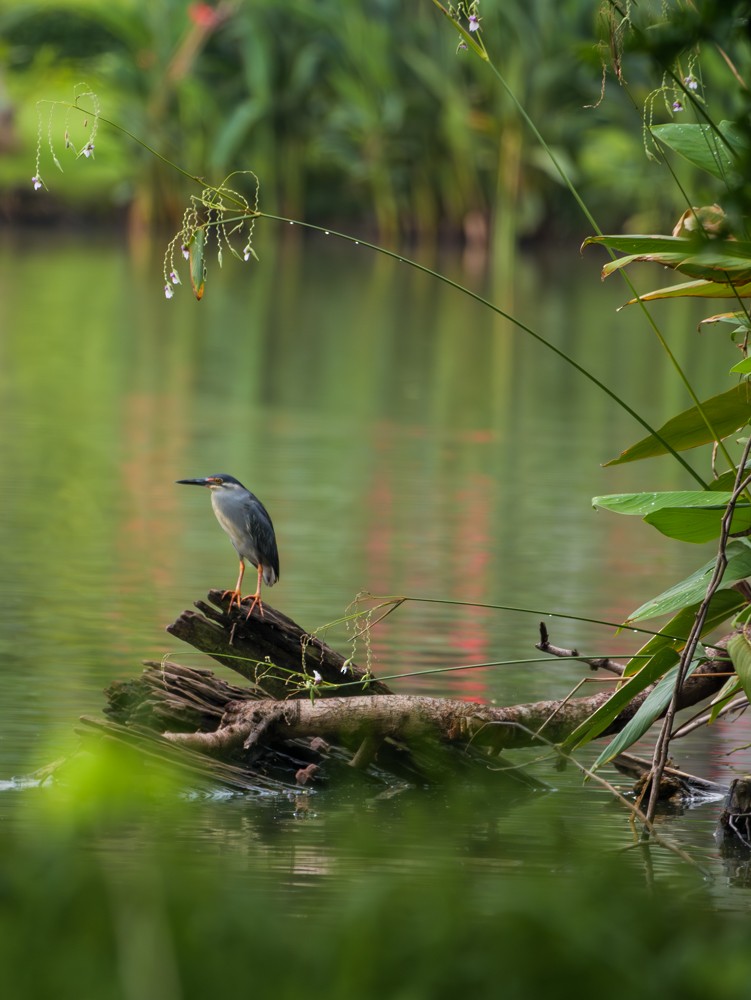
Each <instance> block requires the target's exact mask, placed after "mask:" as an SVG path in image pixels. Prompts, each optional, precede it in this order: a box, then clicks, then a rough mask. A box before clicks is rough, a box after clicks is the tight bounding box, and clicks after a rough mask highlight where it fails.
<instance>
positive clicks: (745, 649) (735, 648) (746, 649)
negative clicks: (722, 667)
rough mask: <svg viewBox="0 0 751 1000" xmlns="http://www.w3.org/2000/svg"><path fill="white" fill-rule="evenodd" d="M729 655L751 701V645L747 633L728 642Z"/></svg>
mask: <svg viewBox="0 0 751 1000" xmlns="http://www.w3.org/2000/svg"><path fill="white" fill-rule="evenodd" d="M728 655H729V657H730V659H731V660H732V661H733V666H734V667H735V672H736V673H737V674H738V677H739V679H740V682H741V685H742V686H743V690H744V692H745V694H746V697H747V698H750V699H751V643H749V641H748V637H747V636H746V635H745V633H740V634H739V635H734V636H733V638H732V639H731V640H730V641H729V642H728Z"/></svg>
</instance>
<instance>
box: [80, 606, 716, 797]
mask: <svg viewBox="0 0 751 1000" xmlns="http://www.w3.org/2000/svg"><path fill="white" fill-rule="evenodd" d="M167 631H168V632H169V633H170V634H171V635H173V636H175V637H176V638H179V639H182V640H184V641H185V642H187V643H189V644H190V645H192V646H194V647H195V648H196V649H198V650H200V651H202V652H204V653H206V654H208V655H209V656H210V657H212V658H213V659H215V660H217V661H218V662H219V663H221V664H223V665H224V666H226V667H229V668H230V669H231V670H233V671H234V672H235V673H236V674H239V675H240V676H241V677H242V678H243V679H244V680H245V682H246V684H245V685H243V686H242V687H239V686H236V685H233V684H230V683H228V682H227V681H225V680H223V679H221V678H219V677H217V676H215V675H214V674H213V673H212V672H211V671H208V670H197V669H193V668H189V667H184V666H181V665H179V664H177V663H175V662H173V661H170V660H165V661H163V662H160V663H157V662H149V663H147V664H146V670H145V671H144V673H143V675H142V676H141V677H140V678H138V679H136V680H130V681H125V682H120V683H117V684H113V685H112V686H111V687H110V688H109V689H108V691H107V694H108V705H107V707H106V708H105V714H106V716H107V719H106V720H105V721H102V720H95V719H91V718H84V719H82V720H81V722H82V729H81V732H82V733H84V734H88V735H90V736H91V735H95V736H96V737H97V738H100V739H101V738H107V739H114V740H117V741H118V742H127V743H132V744H136V745H138V746H140V747H142V748H143V747H144V746H145V747H146V748H147V751H146V752H148V753H152V754H153V755H155V756H157V757H158V756H164V757H167V758H170V759H173V760H174V759H178V760H182V761H183V763H184V764H185V765H186V766H187V767H188V769H189V770H190V769H194V770H195V771H196V773H197V772H198V771H200V770H201V768H202V767H204V768H205V771H206V774H207V776H208V777H209V778H210V780H215V781H217V782H219V783H220V784H225V785H227V786H229V787H232V788H259V789H270V788H278V787H295V786H299V785H300V784H304V783H308V782H310V781H313V780H320V779H321V777H324V776H325V775H326V774H330V773H331V772H332V771H335V770H337V769H338V771H339V773H340V774H341V773H343V769H345V770H347V769H348V770H349V773H350V774H351V773H352V770H353V768H354V769H355V770H358V771H359V772H361V773H368V774H369V775H370V776H371V778H372V777H373V776H374V775H379V774H380V775H383V774H388V775H394V774H396V775H398V776H400V777H406V778H408V779H410V780H417V781H420V780H425V778H426V776H427V777H428V780H429V779H430V777H431V776H433V775H434V774H436V773H439V772H440V771H441V770H442V769H445V768H446V767H448V768H449V769H454V768H456V767H457V766H459V767H466V766H467V762H470V764H472V763H473V762H476V761H477V760H484V761H485V762H486V763H487V761H488V754H497V753H499V752H500V751H503V750H507V749H515V748H519V747H527V746H533V745H539V744H540V740H541V739H543V740H545V741H547V742H549V743H553V744H556V743H559V742H561V741H562V740H563V739H565V737H566V736H568V735H569V734H570V733H571V732H573V730H574V729H575V728H576V727H577V726H578V725H579V724H580V723H582V722H583V721H584V720H585V719H587V718H588V717H589V716H590V715H591V714H592V712H594V711H595V710H596V709H597V708H598V707H599V706H600V705H602V704H603V703H604V702H605V701H606V700H607V699H608V698H609V697H610V695H611V691H612V688H611V687H609V689H608V690H607V691H602V690H601V691H598V692H597V693H596V694H593V695H590V696H589V697H579V698H567V699H562V700H546V701H539V702H533V703H530V704H524V705H511V706H507V707H496V706H491V705H480V704H477V703H474V702H464V701H458V700H453V699H443V698H427V697H417V696H409V695H401V694H394V693H393V692H392V691H391V690H390V689H389V688H388V686H387V685H385V684H383V683H382V682H380V681H378V680H376V679H374V678H373V677H371V676H370V675H369V674H368V673H367V671H365V670H363V669H362V668H361V667H359V666H358V665H357V664H356V663H354V662H352V661H351V659H347V658H345V657H344V656H343V655H342V654H341V653H338V652H336V651H335V650H333V649H331V647H329V646H328V645H327V644H326V643H325V642H323V641H322V640H321V639H320V638H319V637H317V636H315V635H311V634H309V633H306V632H305V631H304V630H303V629H302V628H301V627H300V626H299V625H297V624H296V623H295V622H293V621H291V620H290V619H289V618H287V617H286V616H284V615H283V614H281V613H280V612H279V611H276V610H275V609H273V608H271V607H270V606H269V605H268V604H264V615H263V616H260V615H259V614H258V613H257V612H256V613H254V614H253V615H252V616H251V618H250V619H247V620H246V612H245V611H244V610H243V609H242V608H241V609H238V608H237V607H234V608H233V609H231V610H230V609H229V599H228V598H227V597H224V596H223V595H222V593H221V592H220V591H211V592H210V593H209V595H208V602H206V601H199V602H197V603H196V610H195V611H185V612H183V613H182V614H181V615H180V616H179V618H178V619H177V620H176V621H175V622H174V623H173V624H172V625H170V626H168V628H167ZM544 638H546V637H544ZM603 666H604V667H605V668H606V669H613V668H614V667H613V665H612V664H610V665H609V666H608V665H605V664H603ZM730 670H732V665H731V664H730V661H729V660H728V659H726V658H725V656H724V654H723V653H722V650H721V648H720V650H719V651H718V652H717V654H716V655H715V656H714V658H712V659H710V660H708V661H707V662H706V664H705V665H704V667H703V668H702V670H701V671H696V672H695V673H694V674H693V675H692V676H690V677H689V678H688V680H687V681H686V683H685V685H684V687H683V689H682V692H681V707H688V706H690V705H695V704H697V703H698V702H701V701H703V700H704V699H705V698H707V697H710V696H711V695H713V694H715V693H716V692H717V691H718V690H719V688H720V687H721V686H722V685H723V683H724V682H725V680H726V678H727V674H728V671H730ZM649 690H650V689H648V690H647V691H645V692H643V693H642V694H641V695H640V696H638V697H637V698H635V699H634V700H633V701H632V702H631V703H630V704H629V705H628V706H627V707H626V709H625V710H624V711H623V712H622V713H621V714H620V715H619V716H618V718H617V719H616V720H615V721H614V723H613V724H612V725H611V726H610V728H609V729H608V730H607V731H606V732H605V733H603V734H602V735H603V736H608V735H612V734H613V733H614V732H617V731H619V730H620V729H622V728H623V726H624V725H625V724H626V723H627V722H628V720H629V719H630V718H632V717H633V715H634V713H635V712H636V711H637V710H638V708H639V706H640V705H641V704H642V703H643V701H644V699H645V698H646V697H647V695H648V694H649ZM457 749H459V750H461V753H460V754H457V753H456V750H457Z"/></svg>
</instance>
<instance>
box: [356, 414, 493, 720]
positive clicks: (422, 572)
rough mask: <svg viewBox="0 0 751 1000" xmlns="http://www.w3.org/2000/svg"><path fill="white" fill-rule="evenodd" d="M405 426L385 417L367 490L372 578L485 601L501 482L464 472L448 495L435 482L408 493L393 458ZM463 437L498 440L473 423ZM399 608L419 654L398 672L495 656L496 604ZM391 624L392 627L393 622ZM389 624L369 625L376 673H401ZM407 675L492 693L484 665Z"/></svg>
mask: <svg viewBox="0 0 751 1000" xmlns="http://www.w3.org/2000/svg"><path fill="white" fill-rule="evenodd" d="M403 434H404V431H403V429H400V428H395V427H390V426H383V425H382V426H381V427H379V428H378V431H377V438H376V441H375V447H374V449H373V453H374V458H375V461H374V462H373V466H372V481H371V487H370V489H369V490H367V491H366V497H367V500H366V504H367V507H366V523H365V526H364V532H365V536H366V541H365V550H366V553H367V560H368V562H367V581H368V586H369V588H370V590H371V591H372V592H373V593H378V594H394V593H395V592H396V591H397V590H398V591H399V592H400V593H404V594H407V595H423V594H435V595H436V597H437V598H442V599H448V600H453V601H457V602H467V604H471V603H472V602H475V601H476V602H478V603H487V601H488V600H489V589H490V578H491V569H492V565H493V563H492V551H493V545H494V535H493V530H492V523H491V518H492V510H493V501H494V495H495V490H496V488H497V484H496V482H495V480H494V479H492V478H490V477H488V476H485V475H481V474H470V475H469V476H463V477H460V478H458V480H457V485H456V490H455V491H454V492H453V493H452V494H450V495H445V494H444V495H436V494H435V491H434V490H433V489H432V486H431V483H430V482H426V483H424V484H420V483H418V485H417V487H415V482H414V480H412V481H411V484H410V489H411V491H412V492H411V495H409V496H406V495H405V492H404V489H405V487H404V483H403V482H401V481H398V477H400V475H401V473H400V471H399V470H397V469H396V468H395V467H394V463H393V460H392V459H393V448H392V444H393V439H394V437H395V435H399V436H400V437H403ZM411 436H414V437H420V438H422V437H424V436H425V429H424V428H420V429H414V430H413V431H412V434H411ZM458 439H459V440H460V442H461V443H462V444H467V443H471V444H475V445H476V444H477V443H483V444H484V443H488V442H490V441H491V440H492V434H491V433H490V432H487V431H485V430H482V429H475V430H469V431H466V432H462V433H461V435H458ZM453 443H454V440H453V439H452V444H453ZM415 489H417V495H415ZM447 572H448V574H449V577H450V581H451V582H450V589H449V591H448V593H447V592H446V590H445V589H444V587H445V584H443V583H442V581H444V580H445V579H446V576H447ZM398 613H399V614H401V615H404V614H409V623H410V624H409V629H410V632H409V641H408V643H403V644H401V645H402V648H405V647H408V648H411V649H413V650H415V654H414V656H415V657H416V659H417V660H418V661H419V662H415V660H413V661H412V662H410V663H405V662H403V661H402V662H401V663H399V664H398V670H399V671H400V672H401V671H403V672H407V671H411V670H415V669H427V668H430V667H440V666H456V665H458V664H463V663H473V662H484V661H485V660H487V659H488V658H489V629H488V622H489V618H490V615H491V614H492V612H490V611H489V610H488V609H485V608H477V607H471V606H465V605H464V604H462V605H460V606H456V607H451V606H445V607H443V608H441V609H440V610H437V611H436V609H435V608H433V609H431V611H427V606H424V607H423V608H421V610H420V611H417V610H416V609H415V606H411V608H409V610H407V609H403V610H401V611H400V612H398ZM390 624H391V625H392V626H393V621H392V622H391V623H390ZM388 628H389V626H388V625H386V626H380V627H377V628H375V629H374V630H373V632H372V634H371V647H372V651H373V653H374V655H375V657H376V659H377V660H378V661H379V663H380V665H381V671H380V672H381V673H383V672H386V673H391V672H392V671H393V672H394V673H396V672H397V665H394V664H393V663H392V664H389V657H390V655H391V654H392V650H393V647H392V646H391V645H390V644H389V643H388V642H387V641H386V635H387V634H388V633H387V632H386V629H388ZM437 640H438V641H439V642H440V653H438V654H436V653H435V649H436V643H437ZM384 667H385V670H384V669H383V668H384ZM439 678H440V680H438V679H439ZM406 683H408V685H409V687H410V688H411V689H415V688H430V689H435V688H436V684H437V683H438V684H439V685H440V686H441V687H442V688H445V687H446V686H448V687H449V688H450V691H451V693H453V694H455V695H456V696H457V697H461V698H464V699H468V700H477V701H479V700H482V699H483V698H484V697H485V696H486V693H487V683H486V680H485V678H484V676H483V673H482V672H481V671H474V672H469V671H468V672H467V673H464V672H457V673H456V674H454V675H445V676H443V677H441V675H440V674H430V675H428V676H426V677H424V678H420V677H410V678H409V679H408V681H407V682H406Z"/></svg>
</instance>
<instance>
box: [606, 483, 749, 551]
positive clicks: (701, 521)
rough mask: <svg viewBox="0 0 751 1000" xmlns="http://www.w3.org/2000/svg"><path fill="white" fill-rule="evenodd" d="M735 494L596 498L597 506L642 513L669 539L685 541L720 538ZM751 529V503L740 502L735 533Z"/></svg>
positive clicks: (679, 493)
mask: <svg viewBox="0 0 751 1000" xmlns="http://www.w3.org/2000/svg"><path fill="white" fill-rule="evenodd" d="M731 497H732V494H731V493H719V492H715V491H710V490H682V491H674V492H665V493H616V494H614V495H612V496H604V497H594V498H593V500H592V506H593V507H603V508H605V509H607V510H612V511H615V512H616V513H618V514H638V515H640V516H641V517H643V518H644V520H645V521H646V523H647V524H651V525H652V527H654V528H657V530H658V531H661V532H662V534H663V535H667V536H668V538H676V539H678V541H681V542H694V543H699V542H709V541H711V540H712V539H713V538H718V537H719V535H720V531H721V529H722V518H723V516H724V514H725V510H726V508H727V505H728V503H729V502H730V499H731ZM748 528H751V504H748V503H738V504H736V508H735V511H734V513H733V522H732V525H731V533H738V532H741V531H745V530H747V529H748Z"/></svg>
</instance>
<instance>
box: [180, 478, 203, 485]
mask: <svg viewBox="0 0 751 1000" xmlns="http://www.w3.org/2000/svg"><path fill="white" fill-rule="evenodd" d="M175 482H176V483H178V484H179V485H181V486H208V485H209V483H210V482H211V480H210V479H176V480H175Z"/></svg>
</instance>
